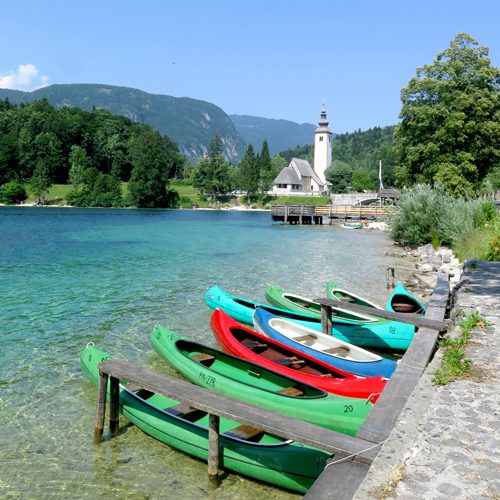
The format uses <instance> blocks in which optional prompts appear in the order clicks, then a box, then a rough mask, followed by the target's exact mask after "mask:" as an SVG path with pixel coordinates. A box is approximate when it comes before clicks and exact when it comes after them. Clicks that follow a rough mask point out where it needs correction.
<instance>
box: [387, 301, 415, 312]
mask: <svg viewBox="0 0 500 500" xmlns="http://www.w3.org/2000/svg"><path fill="white" fill-rule="evenodd" d="M392 308H393V309H394V310H395V311H396V312H400V313H409V312H413V311H414V310H415V306H414V305H413V304H406V303H405V302H393V303H392Z"/></svg>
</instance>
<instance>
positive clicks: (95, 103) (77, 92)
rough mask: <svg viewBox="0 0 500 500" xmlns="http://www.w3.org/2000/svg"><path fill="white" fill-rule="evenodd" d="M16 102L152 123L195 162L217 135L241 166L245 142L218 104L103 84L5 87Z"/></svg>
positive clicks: (0, 94) (1, 93)
mask: <svg viewBox="0 0 500 500" xmlns="http://www.w3.org/2000/svg"><path fill="white" fill-rule="evenodd" d="M5 98H8V99H9V101H10V102H11V103H12V104H20V103H23V102H32V101H36V100H39V99H43V98H46V99H47V100H48V101H49V103H50V104H51V105H52V106H54V107H55V108H61V107H63V106H74V107H78V108H81V109H84V110H91V109H92V108H94V107H96V108H100V109H105V110H107V111H109V112H110V113H113V114H117V115H123V116H126V117H127V118H129V119H131V120H133V121H136V122H142V123H146V124H148V125H150V126H151V127H153V128H155V129H156V130H158V131H159V132H160V133H162V134H165V135H167V136H168V137H169V138H170V139H172V140H173V141H175V142H176V143H177V145H178V146H179V149H180V150H181V151H182V153H184V154H185V155H186V156H187V157H188V158H190V159H191V160H195V159H196V158H198V157H199V156H202V155H203V154H204V153H206V152H207V151H208V146H209V143H210V141H211V140H212V138H213V136H214V135H215V134H217V135H219V137H220V138H221V139H222V143H223V145H224V156H225V157H226V158H227V159H228V160H230V161H233V162H237V161H239V160H240V158H241V157H242V155H243V152H244V149H245V142H244V140H243V139H242V137H241V136H240V134H239V133H238V131H237V130H236V128H235V126H234V124H233V122H232V121H231V119H230V118H229V116H228V115H227V114H226V113H225V112H224V111H223V110H222V109H221V108H219V107H218V106H215V105H214V104H211V103H209V102H205V101H199V100H197V99H191V98H189V97H172V96H167V95H157V94H148V93H147V92H143V91H141V90H137V89H132V88H128V87H116V86H113V85H99V84H66V85H50V86H49V87H43V88H41V89H38V90H35V91H33V92H22V91H19V90H9V89H0V99H5Z"/></svg>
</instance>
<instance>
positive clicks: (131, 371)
mask: <svg viewBox="0 0 500 500" xmlns="http://www.w3.org/2000/svg"><path fill="white" fill-rule="evenodd" d="M98 368H99V388H98V396H97V412H96V422H95V428H94V438H95V440H96V442H100V441H101V440H102V436H103V430H104V421H105V412H106V397H107V390H106V389H107V386H108V380H109V385H110V404H109V428H110V432H111V433H112V434H113V433H116V431H117V430H118V427H119V406H120V380H121V381H128V384H127V387H132V388H133V389H132V390H134V391H135V390H139V389H145V390H147V391H151V392H155V393H158V394H162V395H163V396H166V397H168V398H172V399H175V400H176V401H179V403H180V404H181V405H182V406H183V407H184V408H186V407H187V406H190V407H192V408H195V409H196V410H201V411H204V412H206V413H208V414H209V431H208V435H209V453H208V475H209V477H210V478H211V479H216V478H217V477H218V471H219V457H220V456H221V451H222V450H221V443H220V442H219V419H220V417H224V418H228V419H230V420H233V421H236V422H240V423H241V424H242V426H246V427H247V428H248V427H251V428H254V429H259V430H260V431H265V432H269V433H271V434H274V435H276V436H279V437H282V438H285V439H292V440H295V441H298V442H301V443H303V444H305V445H308V446H312V447H314V448H318V449H320V450H324V451H326V452H328V453H331V454H333V455H335V460H336V461H337V460H339V459H346V460H347V459H348V460H354V461H357V462H358V461H359V462H360V463H362V464H365V465H367V464H370V463H371V462H372V461H373V459H374V458H375V456H376V451H375V450H374V445H373V443H372V442H371V441H367V440H365V439H362V438H357V437H353V436H347V435H345V434H342V433H340V432H336V431H332V430H329V429H325V428H323V427H319V426H317V425H313V424H310V423H308V422H304V421H302V420H298V419H295V418H292V417H288V416H286V415H283V414H281V413H277V412H274V411H270V410H266V409H264V408H260V407H258V406H254V405H250V404H248V403H244V402H242V401H239V400H235V399H232V398H228V397H226V396H222V395H220V394H217V393H214V392H212V391H209V390H208V389H203V388H201V387H198V386H196V385H194V384H191V383H189V382H185V381H183V380H179V379H176V378H172V377H169V376H167V375H160V374H158V373H155V372H153V371H152V370H149V369H148V368H143V367H140V366H138V365H136V364H134V363H131V362H129V361H126V360H123V359H112V360H108V361H104V362H102V363H100V364H99V365H98ZM131 384H132V385H131ZM242 426H240V428H241V427H242Z"/></svg>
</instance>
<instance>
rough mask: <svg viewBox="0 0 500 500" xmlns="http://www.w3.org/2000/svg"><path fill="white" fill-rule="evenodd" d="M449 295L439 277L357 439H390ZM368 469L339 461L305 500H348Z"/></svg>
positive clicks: (433, 344) (425, 362)
mask: <svg viewBox="0 0 500 500" xmlns="http://www.w3.org/2000/svg"><path fill="white" fill-rule="evenodd" d="M449 294H450V292H449V277H448V275H447V274H444V273H439V274H438V280H437V285H436V288H435V289H434V292H433V294H432V297H431V300H430V302H429V305H428V306H427V309H426V312H425V316H424V318H420V320H422V319H425V320H426V323H425V324H422V323H420V324H421V325H422V326H421V327H420V328H419V330H418V331H417V333H416V334H415V338H414V339H413V341H412V343H411V344H410V347H408V349H407V350H406V352H405V354H404V356H403V358H402V359H401V360H400V361H399V363H398V367H397V368H396V371H395V372H394V374H393V375H392V377H391V378H390V380H389V382H388V383H387V385H386V387H385V389H384V392H382V394H381V395H380V397H379V399H378V401H377V404H376V405H375V406H374V407H373V409H372V411H371V412H370V415H368V418H367V419H366V420H365V422H364V423H363V425H362V426H361V428H360V429H359V431H358V432H357V434H356V437H358V438H361V439H364V440H366V441H368V442H371V443H373V444H374V445H375V444H377V445H381V444H383V443H384V442H385V440H386V439H387V438H388V437H389V434H390V433H391V431H392V429H393V428H394V426H395V425H396V422H397V420H398V418H399V415H400V414H401V411H402V410H403V407H404V405H405V404H406V401H407V400H408V398H409V397H410V395H411V393H412V392H413V389H414V388H415V386H416V385H417V383H418V381H419V380H420V377H421V376H422V373H423V372H424V370H425V369H426V367H427V365H428V364H429V361H430V360H431V358H432V355H433V353H434V351H435V349H436V342H437V340H438V337H439V333H440V329H441V328H444V327H445V326H446V324H445V323H443V320H444V317H445V314H446V310H447V307H448V301H449ZM320 300H321V301H322V302H325V303H324V305H323V306H322V309H325V313H324V314H325V317H327V315H326V307H328V303H329V301H327V300H326V299H325V300H323V299H320ZM342 307H345V308H346V309H347V308H348V307H349V308H350V309H351V310H353V311H354V307H353V304H344V303H343V304H342ZM357 307H362V306H357ZM370 314H371V315H372V316H377V317H386V315H387V311H383V310H377V309H371V310H370ZM389 314H390V313H389ZM405 316H408V317H409V318H407V320H406V322H410V321H409V320H410V319H412V317H415V316H416V315H412V314H407V315H405ZM414 319H416V318H414ZM427 322H429V323H427ZM415 324H417V323H415ZM375 451H376V452H377V453H378V452H379V451H380V446H377V447H376V448H375ZM369 468H370V464H366V463H360V462H353V461H342V462H340V463H337V464H335V466H334V467H332V466H327V467H325V469H324V471H323V472H322V473H321V475H320V476H319V478H318V479H317V480H316V482H315V483H314V484H313V486H312V487H311V489H310V490H309V491H308V492H307V494H306V495H305V497H304V498H305V499H306V500H329V499H332V500H333V499H335V500H350V499H351V498H352V497H353V495H354V493H355V492H356V490H357V489H358V487H359V485H360V484H361V482H362V481H363V479H364V478H365V476H366V474H367V473H368V469H369Z"/></svg>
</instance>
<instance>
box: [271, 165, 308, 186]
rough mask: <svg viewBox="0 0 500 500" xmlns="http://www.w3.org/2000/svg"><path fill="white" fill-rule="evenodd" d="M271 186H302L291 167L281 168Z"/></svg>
mask: <svg viewBox="0 0 500 500" xmlns="http://www.w3.org/2000/svg"><path fill="white" fill-rule="evenodd" d="M273 184H302V182H301V181H300V179H299V177H298V175H297V173H296V172H295V170H294V169H293V167H283V168H282V169H281V172H280V173H279V174H278V176H277V177H276V179H274V181H273Z"/></svg>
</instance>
